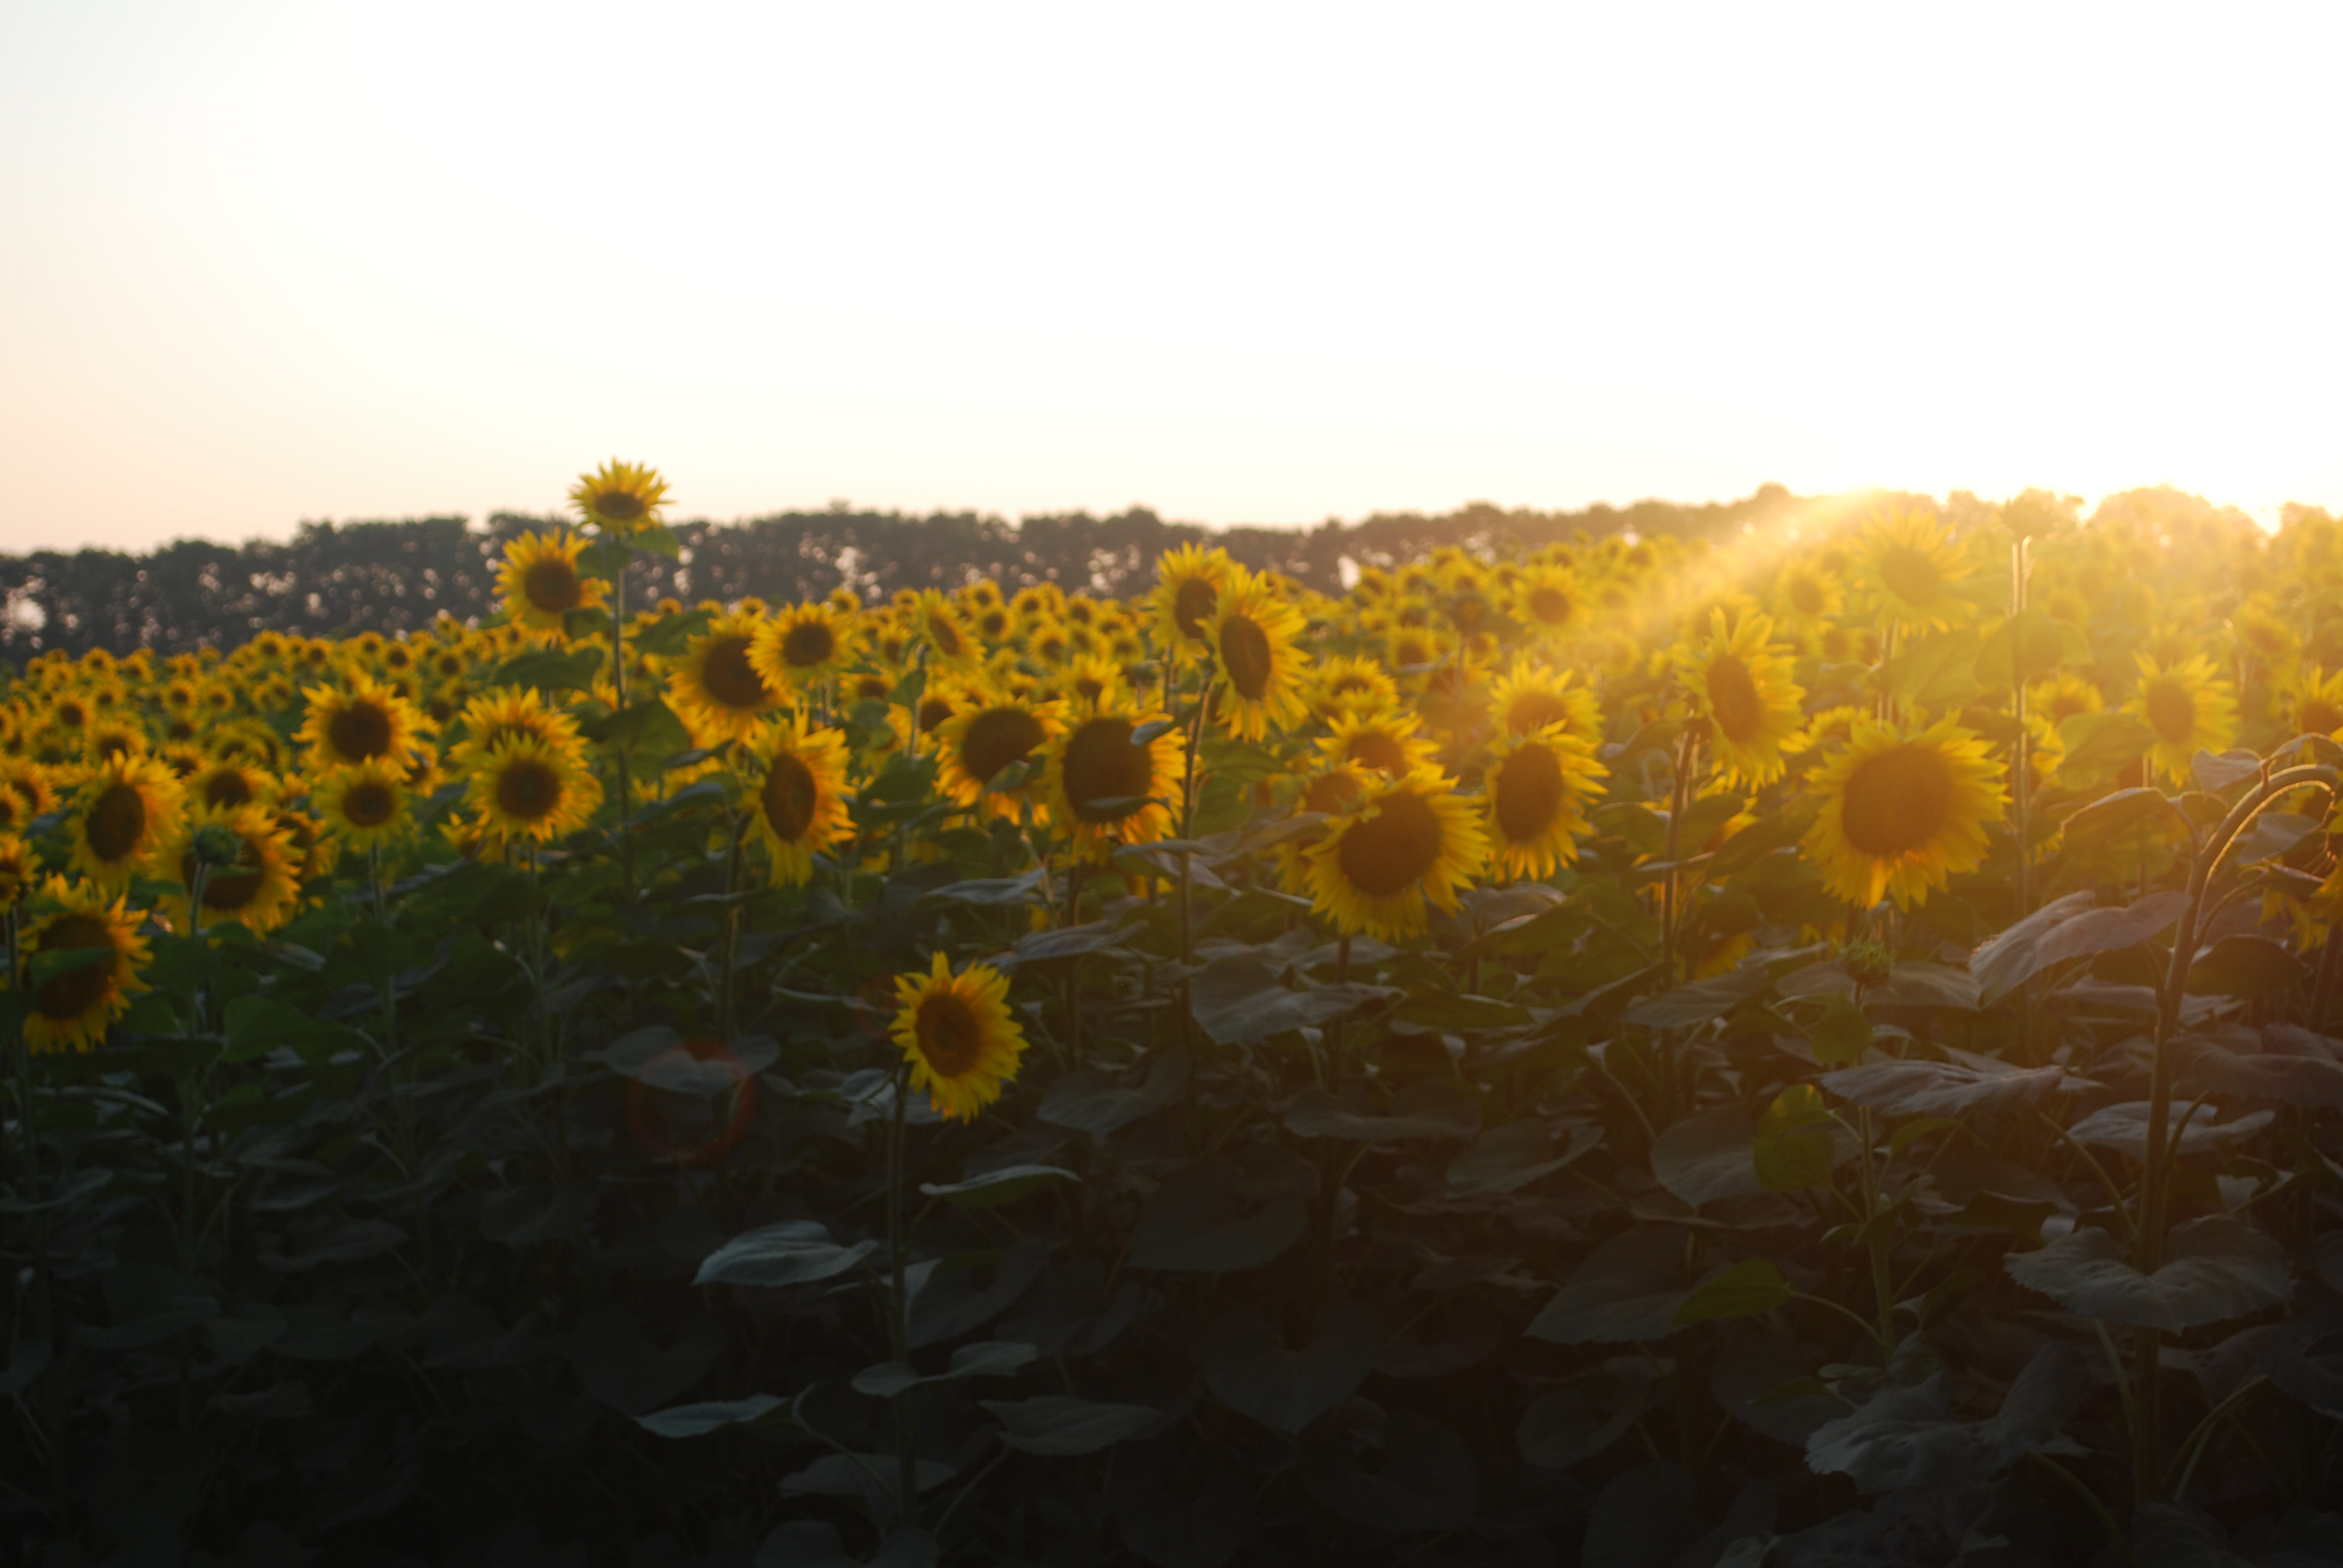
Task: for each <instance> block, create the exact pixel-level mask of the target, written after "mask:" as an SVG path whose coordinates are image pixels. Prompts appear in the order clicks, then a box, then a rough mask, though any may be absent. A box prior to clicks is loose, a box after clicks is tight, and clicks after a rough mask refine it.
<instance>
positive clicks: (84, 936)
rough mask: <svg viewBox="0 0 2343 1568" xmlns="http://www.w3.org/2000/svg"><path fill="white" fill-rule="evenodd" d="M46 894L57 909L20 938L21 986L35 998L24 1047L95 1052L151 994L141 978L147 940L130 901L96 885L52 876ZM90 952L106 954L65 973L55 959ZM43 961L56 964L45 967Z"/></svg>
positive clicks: (27, 1013) (28, 1012)
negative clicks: (141, 997)
mask: <svg viewBox="0 0 2343 1568" xmlns="http://www.w3.org/2000/svg"><path fill="white" fill-rule="evenodd" d="M42 892H43V897H44V900H45V902H46V903H48V904H49V905H50V906H51V908H50V909H49V910H47V911H46V912H45V913H43V914H42V915H40V916H39V917H38V918H37V919H35V920H33V921H32V922H30V923H29V924H28V925H27V926H26V927H25V931H24V933H23V935H22V936H21V938H20V939H19V949H18V950H19V952H20V953H21V954H22V956H23V962H24V973H23V975H22V976H21V977H20V980H19V983H20V984H22V985H23V986H25V989H26V990H29V991H30V992H31V993H32V996H31V1001H32V1005H31V1006H30V1007H29V1008H27V1009H26V1010H25V1044H27V1045H29V1046H30V1047H32V1049H33V1050H35V1051H51V1050H95V1049H96V1047H98V1046H99V1045H101V1044H103V1043H104V1042H105V1040H106V1026H107V1025H108V1024H110V1023H112V1022H113V1021H114V1020H116V1019H117V1018H120V1017H121V1016H122V1015H123V1014H124V1013H126V1012H127V1011H129V1010H130V999H131V998H132V997H134V996H136V994H137V993H138V992H140V991H142V990H146V984H145V982H143V981H142V980H139V978H138V970H140V968H141V967H143V966H144V965H145V964H146V956H147V955H146V939H145V938H143V937H141V936H140V935H139V934H138V920H137V918H136V916H134V915H132V914H131V913H130V911H129V910H128V908H127V906H126V902H125V900H122V899H121V898H119V897H116V898H115V899H114V900H112V901H111V902H108V901H107V898H106V890H104V889H102V888H100V887H98V886H96V884H95V883H91V882H80V881H76V882H67V881H66V880H65V879H64V878H63V877H51V878H50V879H49V880H48V885H47V887H45V889H43V890H42ZM83 950H92V951H96V952H98V953H100V954H102V955H103V956H101V957H99V958H98V959H97V960H96V962H87V963H81V964H78V965H75V966H74V967H72V968H65V969H59V968H57V967H55V965H56V960H55V957H54V956H51V955H61V954H67V953H78V952H81V951H83ZM44 957H49V958H50V961H49V962H48V963H46V964H44V963H42V962H41V961H40V960H42V959H43V958H44ZM36 977H37V978H36Z"/></svg>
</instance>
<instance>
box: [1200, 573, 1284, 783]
mask: <svg viewBox="0 0 2343 1568" xmlns="http://www.w3.org/2000/svg"><path fill="white" fill-rule="evenodd" d="M1204 627H1205V637H1206V641H1207V642H1208V643H1209V644H1210V646H1211V648H1212V651H1213V653H1214V654H1215V655H1217V656H1218V658H1217V659H1216V662H1215V664H1214V666H1213V670H1212V689H1213V690H1214V691H1215V692H1217V693H1218V694H1219V697H1218V700H1217V701H1216V702H1215V703H1214V704H1213V709H1214V711H1216V712H1217V713H1218V714H1219V715H1220V717H1221V719H1222V722H1223V723H1225V724H1226V725H1227V726H1228V728H1229V733H1230V734H1232V735H1233V736H1235V737H1236V738H1237V739H1240V740H1259V739H1262V737H1263V736H1264V735H1266V734H1268V733H1269V728H1270V726H1271V725H1272V724H1275V725H1281V726H1282V725H1284V724H1287V723H1289V722H1291V721H1292V720H1293V719H1298V718H1300V717H1301V715H1302V674H1303V671H1304V668H1305V667H1306V664H1307V659H1306V658H1305V656H1304V655H1303V653H1302V650H1301V648H1299V647H1298V646H1297V645H1296V639H1297V638H1300V637H1301V635H1302V629H1303V628H1302V612H1301V611H1299V610H1297V609H1295V608H1293V607H1292V605H1290V604H1288V603H1286V602H1285V601H1284V600H1283V599H1282V598H1279V597H1278V595H1277V590H1276V589H1275V588H1273V587H1272V586H1271V585H1270V583H1269V582H1268V581H1267V580H1266V579H1265V578H1262V577H1261V576H1260V575H1259V574H1257V573H1254V572H1252V571H1248V570H1247V569H1245V568H1243V567H1241V566H1232V568H1230V571H1229V576H1228V578H1227V580H1226V581H1225V582H1224V583H1223V584H1222V587H1221V591H1220V597H1219V598H1218V599H1217V600H1216V601H1215V602H1214V605H1213V608H1212V618H1211V619H1210V620H1208V621H1206V622H1205V623H1204Z"/></svg>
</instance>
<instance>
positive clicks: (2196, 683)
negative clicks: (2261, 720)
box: [2124, 653, 2237, 784]
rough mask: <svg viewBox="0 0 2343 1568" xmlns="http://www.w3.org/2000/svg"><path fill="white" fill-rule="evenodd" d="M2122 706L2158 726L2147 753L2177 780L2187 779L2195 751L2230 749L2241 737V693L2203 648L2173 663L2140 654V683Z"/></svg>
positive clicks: (2160, 770)
mask: <svg viewBox="0 0 2343 1568" xmlns="http://www.w3.org/2000/svg"><path fill="white" fill-rule="evenodd" d="M2124 711H2125V712H2126V713H2128V714H2130V715H2131V716H2132V717H2134V718H2135V719H2145V720H2147V727H2148V728H2149V729H2153V730H2155V731H2156V744H2155V745H2153V746H2151V747H2149V748H2148V750H2147V755H2148V759H2149V761H2150V762H2152V763H2153V764H2154V765H2155V768H2156V770H2157V773H2159V774H2161V775H2162V776H2164V777H2165V778H2167V779H2171V780H2173V781H2174V782H2176V783H2184V784H2185V783H2187V780H2188V777H2189V775H2188V762H2189V759H2191V758H2193V757H2195V756H2196V755H2197V752H2199V751H2226V750H2227V749H2229V746H2230V743H2231V742H2233V741H2234V740H2236V739H2237V695H2236V693H2235V692H2234V691H2233V690H2232V689H2230V686H2229V683H2228V682H2227V681H2226V680H2223V679H2221V678H2219V677H2218V676H2217V675H2215V674H2214V672H2213V661H2212V660H2211V659H2210V658H2207V657H2206V656H2205V655H2204V654H2201V653H2200V654H2198V655H2197V656H2196V657H2195V658H2186V659H2180V660H2177V661H2176V662H2170V663H2159V662H2158V661H2157V659H2156V658H2155V657H2154V656H2152V655H2150V654H2145V653H2143V654H2141V655H2140V656H2139V689H2138V690H2137V691H2136V692H2134V693H2133V694H2132V699H2131V700H2130V701H2129V702H2127V703H2125V704H2124Z"/></svg>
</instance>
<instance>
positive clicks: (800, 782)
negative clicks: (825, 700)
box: [742, 713, 854, 888]
mask: <svg viewBox="0 0 2343 1568" xmlns="http://www.w3.org/2000/svg"><path fill="white" fill-rule="evenodd" d="M745 752H746V758H745V761H744V763H743V767H742V777H743V779H745V780H747V781H748V782H749V785H750V786H751V789H750V790H749V826H750V827H751V828H752V829H754V830H755V833H756V836H757V837H758V838H759V839H761V840H763V842H764V845H765V848H766V849H767V851H768V852H769V854H770V856H771V858H772V865H773V880H774V882H775V883H776V884H777V885H779V886H781V887H785V888H796V887H803V886H804V885H805V884H806V883H807V882H809V881H811V880H812V879H813V858H814V856H816V855H817V854H820V853H821V852H823V851H824V850H827V849H830V847H831V846H832V845H834V844H837V843H839V842H840V840H843V839H851V838H853V837H854V825H853V823H852V822H851V821H850V819H848V816H847V809H846V796H847V786H846V736H845V733H844V732H843V731H842V730H839V729H817V728H815V727H813V726H812V725H810V724H809V723H808V722H807V720H806V716H805V715H804V714H802V713H791V714H789V715H788V716H787V717H786V718H783V719H779V720H777V721H776V722H774V723H771V724H769V725H767V726H765V728H764V729H762V730H760V731H759V733H758V734H757V736H756V737H755V738H754V739H752V740H750V742H749V745H748V746H747V747H746V748H745Z"/></svg>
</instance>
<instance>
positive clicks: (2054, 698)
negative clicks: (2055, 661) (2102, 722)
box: [2026, 669, 2107, 726]
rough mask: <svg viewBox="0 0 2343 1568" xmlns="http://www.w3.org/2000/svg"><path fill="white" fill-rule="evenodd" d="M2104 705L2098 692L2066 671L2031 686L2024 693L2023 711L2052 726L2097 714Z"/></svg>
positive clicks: (2074, 674)
mask: <svg viewBox="0 0 2343 1568" xmlns="http://www.w3.org/2000/svg"><path fill="white" fill-rule="evenodd" d="M2106 706H2107V699H2106V698H2105V697H2103V696H2101V695H2100V694H2099V689H2098V688H2097V687H2096V686H2094V685H2092V684H2091V682H2090V680H2089V679H2088V678H2087V677H2084V676H2081V675H2077V674H2076V673H2075V672H2074V671H2073V670H2070V669H2062V670H2060V671H2059V672H2058V673H2057V674H2056V675H2053V676H2049V677H2047V678H2044V679H2041V680H2037V681H2036V682H2034V683H2033V684H2032V685H2031V686H2028V687H2027V688H2026V711H2027V712H2028V713H2038V714H2040V715H2042V717H2043V718H2045V719H2048V720H2049V721H2050V722H2051V723H2052V724H2053V725H2054V726H2055V725H2059V724H2064V723H2065V722H2066V720H2068V719H2072V718H2074V717H2075V716H2076V715H2077V714H2082V713H2097V712H2098V711H2099V710H2100V709H2103V708H2105V707H2106Z"/></svg>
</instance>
